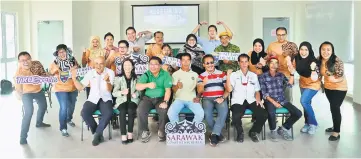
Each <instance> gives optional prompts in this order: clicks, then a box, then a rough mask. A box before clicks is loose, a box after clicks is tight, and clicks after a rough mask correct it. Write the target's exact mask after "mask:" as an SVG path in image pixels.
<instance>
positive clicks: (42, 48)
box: [38, 21, 64, 69]
mask: <svg viewBox="0 0 361 159" xmlns="http://www.w3.org/2000/svg"><path fill="white" fill-rule="evenodd" d="M63 43H64V22H63V21H39V22H38V51H39V52H38V53H39V54H38V55H39V56H38V57H39V61H40V62H41V63H42V64H43V66H44V68H45V69H47V68H49V67H50V64H51V63H52V62H53V61H54V59H55V57H54V55H53V53H54V52H55V49H56V46H58V45H59V44H63Z"/></svg>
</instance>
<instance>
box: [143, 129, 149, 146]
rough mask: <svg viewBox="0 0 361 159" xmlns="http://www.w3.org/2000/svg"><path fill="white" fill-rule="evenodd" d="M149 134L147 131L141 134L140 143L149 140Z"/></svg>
mask: <svg viewBox="0 0 361 159" xmlns="http://www.w3.org/2000/svg"><path fill="white" fill-rule="evenodd" d="M150 136H151V133H150V132H149V131H143V132H142V142H144V143H146V142H148V141H149V140H150Z"/></svg>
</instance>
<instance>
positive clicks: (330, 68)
mask: <svg viewBox="0 0 361 159" xmlns="http://www.w3.org/2000/svg"><path fill="white" fill-rule="evenodd" d="M323 45H330V46H331V48H332V54H331V56H330V58H329V59H328V61H327V62H326V68H327V70H328V71H329V72H335V67H334V66H335V63H336V58H337V56H336V54H335V48H334V47H333V44H332V43H331V42H329V41H325V42H323V43H322V44H321V45H320V49H319V51H320V64H322V60H323V57H322V53H321V49H322V46H323Z"/></svg>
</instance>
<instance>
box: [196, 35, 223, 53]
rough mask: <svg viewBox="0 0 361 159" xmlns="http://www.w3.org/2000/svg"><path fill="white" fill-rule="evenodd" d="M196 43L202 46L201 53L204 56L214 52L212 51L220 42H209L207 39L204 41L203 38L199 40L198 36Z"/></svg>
mask: <svg viewBox="0 0 361 159" xmlns="http://www.w3.org/2000/svg"><path fill="white" fill-rule="evenodd" d="M197 42H198V44H199V45H201V46H202V48H203V51H204V52H205V53H206V54H211V53H213V52H214V49H215V48H216V47H217V46H219V45H221V41H220V40H216V39H214V40H209V39H205V38H201V37H200V36H197Z"/></svg>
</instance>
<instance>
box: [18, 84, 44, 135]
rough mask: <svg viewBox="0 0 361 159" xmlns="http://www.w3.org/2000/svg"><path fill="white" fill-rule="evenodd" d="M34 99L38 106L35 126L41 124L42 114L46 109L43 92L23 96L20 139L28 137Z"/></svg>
mask: <svg viewBox="0 0 361 159" xmlns="http://www.w3.org/2000/svg"><path fill="white" fill-rule="evenodd" d="M34 99H35V101H36V103H37V104H38V106H39V108H38V112H37V116H36V124H37V125H38V124H41V123H43V119H44V114H45V112H46V109H47V103H46V99H45V94H44V92H42V91H40V92H38V93H25V94H23V96H22V101H23V107H24V113H25V115H24V117H23V120H22V122H21V133H20V137H21V138H27V137H28V132H29V128H30V122H31V117H32V116H33V112H34V105H33V100H34Z"/></svg>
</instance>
